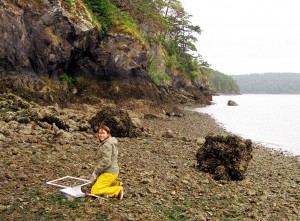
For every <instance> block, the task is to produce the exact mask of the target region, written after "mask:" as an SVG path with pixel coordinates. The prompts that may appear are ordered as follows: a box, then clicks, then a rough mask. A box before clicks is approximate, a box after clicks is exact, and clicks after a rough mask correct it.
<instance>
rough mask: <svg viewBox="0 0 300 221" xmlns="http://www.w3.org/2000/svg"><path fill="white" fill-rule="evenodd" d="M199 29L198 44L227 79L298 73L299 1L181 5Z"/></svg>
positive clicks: (190, 0) (206, 0)
mask: <svg viewBox="0 0 300 221" xmlns="http://www.w3.org/2000/svg"><path fill="white" fill-rule="evenodd" d="M180 1H181V3H182V5H183V7H184V9H185V11H186V12H187V13H188V14H190V15H192V17H191V18H190V21H191V22H192V24H194V25H199V26H200V28H201V29H202V33H201V35H197V38H198V41H197V42H196V43H195V45H196V47H197V49H198V52H199V54H200V55H202V57H203V59H204V60H205V61H207V62H208V63H209V64H210V65H211V68H212V69H214V70H217V71H220V72H222V73H224V74H226V75H237V74H251V73H267V72H277V73H278V72H280V73H284V72H292V73H300V0H180Z"/></svg>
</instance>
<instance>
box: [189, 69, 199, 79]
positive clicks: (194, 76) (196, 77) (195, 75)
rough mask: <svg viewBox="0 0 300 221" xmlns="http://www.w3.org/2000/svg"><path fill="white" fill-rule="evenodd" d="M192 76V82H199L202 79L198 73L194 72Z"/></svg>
mask: <svg viewBox="0 0 300 221" xmlns="http://www.w3.org/2000/svg"><path fill="white" fill-rule="evenodd" d="M190 76H191V80H198V79H199V78H200V74H199V72H197V71H192V72H191V74H190Z"/></svg>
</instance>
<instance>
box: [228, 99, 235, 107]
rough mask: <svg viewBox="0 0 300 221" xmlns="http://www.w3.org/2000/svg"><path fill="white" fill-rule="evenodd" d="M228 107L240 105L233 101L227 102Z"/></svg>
mask: <svg viewBox="0 0 300 221" xmlns="http://www.w3.org/2000/svg"><path fill="white" fill-rule="evenodd" d="M227 106H238V104H237V103H236V102H235V101H233V100H229V101H228V102H227Z"/></svg>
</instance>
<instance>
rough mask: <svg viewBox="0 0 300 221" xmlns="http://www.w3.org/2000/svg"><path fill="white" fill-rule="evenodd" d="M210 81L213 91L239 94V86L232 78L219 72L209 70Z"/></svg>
mask: <svg viewBox="0 0 300 221" xmlns="http://www.w3.org/2000/svg"><path fill="white" fill-rule="evenodd" d="M208 81H209V83H210V86H211V88H212V89H214V90H215V91H216V92H217V93H225V94H238V93H239V92H240V89H239V86H238V85H237V84H236V82H235V81H234V80H233V79H232V77H230V76H228V75H225V74H223V73H221V72H219V71H214V70H211V69H210V70H209V74H208Z"/></svg>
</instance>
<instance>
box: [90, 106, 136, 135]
mask: <svg viewBox="0 0 300 221" xmlns="http://www.w3.org/2000/svg"><path fill="white" fill-rule="evenodd" d="M89 123H90V124H91V126H92V129H93V131H94V132H97V128H98V126H99V125H101V124H104V125H106V126H108V127H109V128H110V130H111V134H112V136H115V137H137V136H139V135H140V134H141V132H142V129H141V128H137V127H136V126H135V124H134V123H133V122H132V120H131V118H130V117H129V115H128V113H127V112H126V111H124V110H121V109H119V108H112V107H108V108H104V109H102V110H101V111H99V112H98V113H97V114H96V115H95V116H94V117H92V118H91V119H90V120H89Z"/></svg>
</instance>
